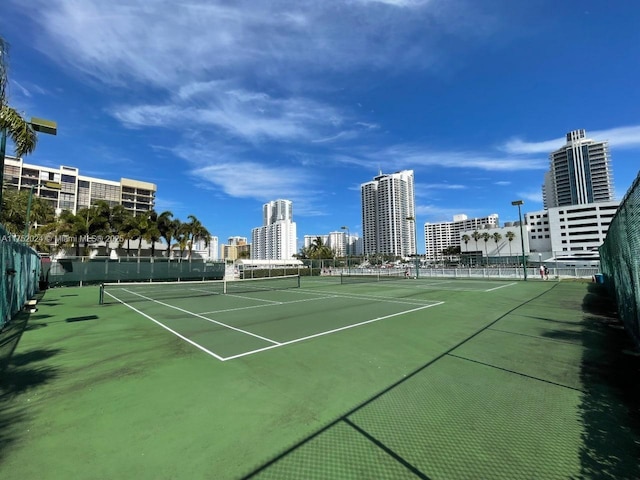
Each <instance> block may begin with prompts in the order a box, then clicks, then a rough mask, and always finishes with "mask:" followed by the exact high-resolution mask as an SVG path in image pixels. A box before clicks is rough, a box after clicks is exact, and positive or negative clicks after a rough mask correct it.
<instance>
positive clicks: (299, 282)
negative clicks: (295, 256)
mask: <svg viewBox="0 0 640 480" xmlns="http://www.w3.org/2000/svg"><path fill="white" fill-rule="evenodd" d="M298 288H300V274H298Z"/></svg>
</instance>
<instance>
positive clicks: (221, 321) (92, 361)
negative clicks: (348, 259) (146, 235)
mask: <svg viewBox="0 0 640 480" xmlns="http://www.w3.org/2000/svg"><path fill="white" fill-rule="evenodd" d="M372 280H373V279H371V278H364V277H358V278H355V277H354V278H351V279H346V280H345V278H344V277H343V278H341V277H311V278H309V277H301V278H299V277H292V278H286V279H282V278H280V279H268V280H261V281H256V282H253V283H251V282H250V281H242V282H240V281H236V282H226V283H220V282H217V283H215V282H198V283H190V282H180V285H178V284H172V283H158V284H156V283H137V284H124V283H120V284H114V285H107V286H106V287H105V289H104V290H103V291H102V298H103V302H102V305H100V304H99V298H100V296H101V295H100V292H99V290H98V288H97V287H83V288H77V287H72V288H55V289H51V290H48V291H47V292H46V294H45V295H44V297H43V298H42V299H41V300H40V302H39V304H38V311H37V312H36V313H34V314H31V315H30V316H29V317H28V319H24V321H23V323H22V326H21V327H20V324H19V323H18V322H16V323H12V324H11V325H12V330H9V331H7V332H5V333H4V334H3V335H6V337H3V338H1V339H0V348H2V345H3V344H4V345H10V342H11V339H12V338H15V337H16V336H17V335H19V334H20V330H19V328H22V329H23V330H22V337H21V339H20V342H19V344H18V345H17V348H16V349H15V352H13V355H12V357H11V361H10V363H9V365H8V368H7V370H6V371H5V374H4V376H3V381H2V383H1V384H0V386H1V387H2V391H1V392H0V400H1V401H0V426H2V429H0V478H3V480H4V479H7V480H13V479H16V480H17V479H20V480H23V479H25V478H47V479H48V480H56V479H65V480H66V479H68V478H94V479H112V478H137V479H140V480H147V479H148V480H152V479H153V480H155V479H159V478H166V479H194V478H198V479H205V478H207V479H208V478H216V479H223V480H224V479H239V478H273V479H277V480H281V479H296V480H298V479H301V478H304V479H350V478H351V479H369V478H375V479H384V478H386V479H394V480H395V479H398V478H430V479H436V478H446V479H460V480H463V479H477V478H492V479H505V480H507V479H509V480H512V479H530V478H544V479H548V478H549V479H550V478H557V479H565V478H610V479H614V478H615V479H616V480H618V479H630V480H631V479H635V478H640V470H639V467H638V464H637V453H638V452H637V445H639V444H640V443H639V442H640V434H639V432H640V428H638V427H637V425H635V424H634V420H633V418H632V415H631V414H630V412H631V411H632V405H637V404H638V402H637V397H634V395H635V394H634V392H633V391H624V390H623V388H624V387H628V386H629V385H632V384H633V382H630V381H629V378H631V377H632V376H633V375H634V373H633V372H634V371H635V370H634V369H637V368H638V366H637V362H636V363H633V362H630V361H629V360H628V358H623V354H622V353H621V352H623V351H624V349H625V348H626V347H625V346H624V341H625V338H626V337H625V332H624V331H621V330H620V329H617V328H612V327H611V326H610V325H611V322H613V319H612V318H611V317H608V316H606V315H605V314H603V313H602V312H599V311H598V310H597V309H594V308H592V307H593V305H596V306H597V304H594V299H596V300H597V299H598V298H599V297H598V296H597V295H596V294H594V293H592V292H591V290H590V289H591V287H592V285H590V284H584V283H578V282H551V281H550V282H542V281H536V282H534V281H530V282H517V281H516V282H514V281H508V280H469V279H435V278H420V279H405V278H385V279H384V281H372ZM376 280H379V279H376ZM613 326H615V325H613ZM0 353H1V352H0ZM625 368H626V369H627V370H625ZM634 402H635V403H634Z"/></svg>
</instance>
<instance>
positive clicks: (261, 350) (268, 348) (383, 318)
mask: <svg viewBox="0 0 640 480" xmlns="http://www.w3.org/2000/svg"><path fill="white" fill-rule="evenodd" d="M443 303H444V302H438V303H434V304H432V305H423V306H422V307H419V308H413V309H411V310H406V311H404V312H398V313H392V314H391V315H385V316H384V317H378V318H374V319H372V320H365V321H364V322H359V323H354V324H353V325H347V326H346V327H340V328H334V329H333V330H327V331H326V332H320V333H315V334H313V335H308V336H306V337H302V338H296V339H295V340H289V341H288V342H282V343H281V344H279V345H270V346H268V347H264V348H259V349H257V350H251V351H249V352H244V353H240V354H238V355H232V356H230V357H224V358H223V359H222V361H223V362H226V361H227V360H233V359H234V358H240V357H245V356H247V355H253V354H254V353H258V352H264V351H265V350H271V349H272V348H277V347H283V346H285V345H291V344H293V343H298V342H302V341H303V340H309V339H310V338H316V337H322V336H324V335H329V334H330V333H336V332H340V331H342V330H348V329H350V328H355V327H359V326H361V325H366V324H367V323H373V322H377V321H380V320H385V319H387V318H391V317H397V316H398V315H405V314H407V313H412V312H417V311H418V310H424V309H425V308H431V307H436V306H438V305H442V304H443Z"/></svg>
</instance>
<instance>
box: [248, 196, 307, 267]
mask: <svg viewBox="0 0 640 480" xmlns="http://www.w3.org/2000/svg"><path fill="white" fill-rule="evenodd" d="M292 205H293V204H292V202H291V200H274V201H272V202H268V203H266V204H264V206H263V207H262V213H263V223H264V224H263V225H262V226H261V227H257V228H254V229H253V230H251V244H252V248H251V258H252V259H253V260H290V259H292V258H293V255H294V254H296V253H297V251H296V224H295V222H294V221H293V206H292Z"/></svg>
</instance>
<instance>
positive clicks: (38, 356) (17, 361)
mask: <svg viewBox="0 0 640 480" xmlns="http://www.w3.org/2000/svg"><path fill="white" fill-rule="evenodd" d="M61 351H62V350H60V349H59V348H47V349H39V350H32V351H30V352H26V353H19V354H14V355H13V356H12V357H11V359H10V360H9V364H10V365H11V366H14V367H24V366H25V365H28V364H30V363H33V362H41V361H43V360H47V359H49V358H51V357H53V356H54V355H57V354H58V353H60V352H61Z"/></svg>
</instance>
